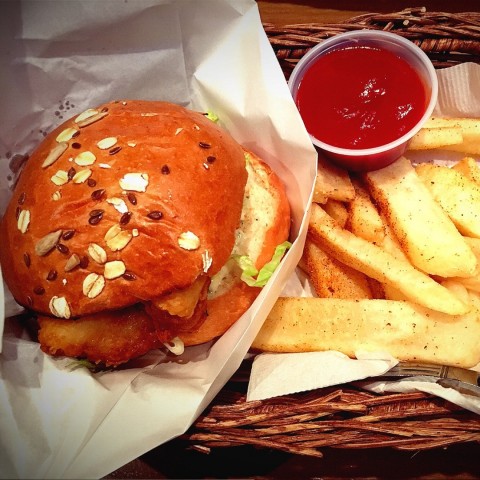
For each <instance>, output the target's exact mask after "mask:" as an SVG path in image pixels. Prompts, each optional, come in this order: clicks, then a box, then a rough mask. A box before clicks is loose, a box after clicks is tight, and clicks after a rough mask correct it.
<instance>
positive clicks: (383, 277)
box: [308, 204, 475, 315]
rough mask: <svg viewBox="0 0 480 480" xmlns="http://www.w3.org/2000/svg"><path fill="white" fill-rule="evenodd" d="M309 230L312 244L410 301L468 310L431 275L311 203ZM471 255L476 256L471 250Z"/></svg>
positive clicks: (455, 311) (453, 310)
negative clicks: (337, 221)
mask: <svg viewBox="0 0 480 480" xmlns="http://www.w3.org/2000/svg"><path fill="white" fill-rule="evenodd" d="M308 232H309V235H311V238H312V239H313V240H314V241H315V243H317V244H318V245H320V246H321V247H322V248H323V249H324V250H325V251H327V252H328V253H330V254H331V255H332V256H333V257H335V258H336V259H337V260H339V261H340V262H342V263H345V264H346V265H348V266H350V267H351V268H354V269H356V270H359V271H361V272H363V273H364V274H365V275H367V276H369V277H371V278H373V279H375V280H377V281H379V282H380V283H383V284H388V285H393V286H394V287H395V288H397V289H398V290H399V291H401V292H402V293H403V294H404V295H405V296H406V298H408V299H409V300H411V301H413V302H416V303H418V304H420V305H423V306H425V307H427V308H431V309H433V310H437V311H440V312H444V313H448V314H450V315H461V314H464V313H466V312H467V311H468V308H469V307H468V305H466V304H464V303H463V302H461V301H460V300H459V299H458V298H456V297H455V295H453V294H452V293H451V292H450V291H449V290H447V289H446V288H444V287H442V286H441V285H440V284H438V283H437V282H435V281H434V280H433V279H432V278H431V277H429V276H428V275H425V274H424V273H422V272H420V271H419V270H416V269H415V268H414V267H413V266H412V265H411V264H410V263H408V262H404V261H401V260H399V259H397V258H395V257H394V256H393V255H391V254H389V253H388V252H386V251H385V250H383V249H382V248H381V247H379V246H377V245H375V244H373V243H370V242H368V241H367V240H364V239H363V238H360V237H356V236H355V235H354V234H353V233H351V232H349V231H348V230H345V229H343V228H342V227H340V226H339V225H338V224H337V223H336V222H335V221H334V220H333V219H332V218H331V217H329V215H328V214H327V213H326V212H325V211H324V210H323V209H322V207H320V206H319V205H316V204H313V205H312V211H311V217H310V223H309V229H308ZM472 256H473V258H474V259H475V256H474V255H473V253H472Z"/></svg>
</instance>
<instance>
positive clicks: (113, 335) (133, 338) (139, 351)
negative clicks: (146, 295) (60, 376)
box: [38, 305, 163, 366]
mask: <svg viewBox="0 0 480 480" xmlns="http://www.w3.org/2000/svg"><path fill="white" fill-rule="evenodd" d="M120 312H121V315H120V314H119V313H120ZM38 324H39V326H40V330H39V333H38V340H39V342H40V345H41V348H42V350H43V351H44V352H45V353H48V354H49V355H53V356H63V355H64V356H67V357H79V358H87V359H88V360H89V361H91V362H93V363H100V364H103V365H106V366H115V365H119V364H121V363H125V362H127V361H128V360H130V359H132V358H135V357H139V356H141V355H143V354H145V353H147V352H149V351H150V350H153V349H155V348H159V347H161V346H162V345H163V343H162V341H161V340H160V339H159V338H158V335H157V331H156V328H155V325H154V323H153V321H152V320H151V319H150V317H149V316H148V315H146V314H145V312H144V310H143V308H142V307H141V305H135V306H134V307H129V308H126V309H123V310H121V311H115V312H102V313H99V314H93V315H86V316H85V317H82V318H79V319H78V320H64V319H61V318H53V317H50V316H42V315H40V316H39V317H38Z"/></svg>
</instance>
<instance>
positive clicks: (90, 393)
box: [0, 0, 316, 478]
mask: <svg viewBox="0 0 480 480" xmlns="http://www.w3.org/2000/svg"><path fill="white" fill-rule="evenodd" d="M0 46H1V48H0V65H1V75H0V92H1V93H0V95H1V99H2V108H1V109H0V126H1V128H0V212H3V211H4V209H5V205H6V202H7V201H8V199H9V198H10V195H11V186H12V184H13V183H14V181H15V178H16V175H17V173H18V169H19V165H20V164H21V162H22V160H23V158H24V156H25V155H27V154H28V153H29V152H30V151H31V150H32V148H33V147H34V146H35V145H36V144H37V143H38V142H39V141H40V140H41V139H42V138H43V136H44V134H45V133H46V132H48V131H49V130H50V129H51V128H52V127H53V126H55V125H57V124H58V123H60V122H61V121H63V120H65V119H66V118H67V117H69V116H72V115H74V114H76V113H79V112H82V111H83V110H85V109H86V108H88V107H92V106H95V105H96V104H99V103H102V102H105V101H108V100H113V99H128V98H137V99H159V100H167V101H172V102H176V103H179V104H182V105H185V106H188V107H190V108H194V109H198V110H202V111H205V110H207V109H210V110H213V111H214V112H215V113H216V114H217V115H218V116H219V117H220V123H221V125H222V126H224V127H225V128H226V129H227V130H229V131H230V132H231V133H232V134H233V135H234V136H235V137H236V139H237V140H238V141H239V142H241V143H243V144H244V145H245V146H247V147H248V148H250V149H252V150H254V151H255V152H257V153H258V154H259V155H261V156H263V157H264V158H265V159H266V160H267V161H268V162H269V163H270V164H271V165H272V166H273V168H274V169H275V170H276V171H277V173H278V174H279V175H280V177H281V178H282V180H283V181H284V183H285V184H286V186H287V195H288V197H289V200H290V203H291V207H292V214H293V222H292V239H293V240H295V241H294V245H293V247H292V249H290V251H289V252H288V254H287V256H286V258H285V259H284V261H283V263H282V265H281V267H280V268H279V269H277V271H276V272H275V274H274V276H273V277H272V279H271V281H270V282H269V283H268V285H267V286H266V287H265V288H264V289H263V291H262V293H261V295H260V296H259V297H258V299H257V300H256V302H255V303H254V305H253V306H252V308H251V309H250V310H249V312H247V314H245V315H244V316H243V317H242V318H241V319H240V321H238V322H237V323H236V324H235V325H234V326H233V327H232V328H231V329H230V330H229V331H228V332H227V333H226V334H225V335H224V336H223V337H222V338H221V339H220V340H218V341H217V342H215V343H212V344H209V345H203V346H198V347H192V348H188V349H187V351H186V353H185V354H184V355H182V356H181V357H179V358H177V357H172V356H166V355H165V354H164V353H162V352H159V351H154V352H151V353H150V354H149V355H146V356H145V357H143V358H142V359H139V360H138V361H137V362H135V363H134V364H133V365H132V366H130V367H129V368H125V369H119V370H118V371H114V372H103V373H98V374H91V373H90V372H89V371H87V370H85V369H83V368H78V369H75V370H72V368H71V367H69V363H70V361H69V360H65V359H54V358H51V357H48V356H46V355H44V354H43V353H42V352H41V351H40V349H39V346H38V344H37V343H35V342H34V341H32V340H30V338H29V336H28V334H27V332H25V331H24V330H23V329H22V328H21V327H20V325H19V324H18V323H17V322H15V321H12V320H7V321H6V322H5V331H4V335H3V344H2V353H1V355H0V405H1V407H0V408H1V413H0V477H1V478H98V477H102V476H104V475H106V474H108V473H109V472H111V471H113V470H115V469H117V468H119V467H120V466H122V465H123V464H125V463H127V462H129V461H131V460H132V459H134V458H136V457H138V456H139V455H141V454H143V453H145V452H147V451H148V450H150V449H151V448H153V447H155V446H158V445H160V444H161V443H163V442H166V441H168V440H169V439H171V438H173V437H175V436H177V435H180V434H181V433H183V432H185V431H186V430H187V429H188V427H189V426H190V425H191V424H192V423H193V421H194V420H195V419H196V418H197V416H198V415H199V414H200V413H201V411H202V410H203V409H204V408H205V407H206V406H207V405H208V403H209V402H210V401H211V400H212V399H213V397H214V396H215V395H216V393H217V392H218V391H219V390H220V388H221V387H222V386H223V385H224V384H225V383H226V381H227V380H228V379H229V378H230V376H231V375H232V374H233V373H234V372H235V370H236V369H237V368H238V366H239V365H240V363H241V361H242V359H243V358H244V356H245V354H246V353H247V351H248V348H249V346H250V344H251V342H252V340H253V338H254V337H255V335H256V333H257V331H258V330H259V328H260V326H261V323H262V321H263V320H264V318H265V316H266V315H267V312H268V311H269V309H270V308H271V307H272V305H273V303H274V301H275V299H276V298H277V297H278V295H279V294H280V292H281V291H282V289H283V287H284V285H285V284H286V283H287V280H288V278H289V277H290V276H291V274H292V272H293V271H294V268H295V265H296V264H297V262H298V260H299V258H300V255H301V252H302V248H303V242H304V239H305V234H306V228H305V227H306V221H307V218H306V215H305V212H306V210H307V208H308V205H309V204H310V201H311V193H312V188H313V181H314V177H315V173H316V153H315V151H314V149H313V147H312V146H311V144H310V141H309V138H308V135H307V133H306V131H305V129H304V127H303V124H302V122H301V120H300V118H299V115H298V112H297V110H296V108H295V106H294V104H293V101H292V99H291V96H290V93H289V91H288V87H287V84H286V82H285V79H284V76H283V74H282V72H281V69H280V67H279V65H278V62H277V60H276V58H275V55H274V53H273V51H272V49H271V47H270V44H269V42H268V38H267V37H266V35H265V33H264V31H263V28H262V26H261V22H260V18H259V14H258V9H257V6H256V4H255V2H254V1H252V0H228V1H225V0H221V1H220V0H178V1H175V0H163V1H162V0H136V1H130V2H122V1H115V0H104V1H101V2H100V1H98V2H97V1H75V2H71V1H63V0H57V1H12V2H0ZM0 248H1V246H0ZM0 305H1V306H0V313H2V309H3V308H5V309H6V313H5V315H6V316H7V317H9V316H10V315H12V314H14V313H16V312H18V311H19V308H18V306H17V305H16V304H15V302H14V301H13V300H12V298H11V296H10V295H9V293H8V290H6V291H5V296H4V297H3V298H0ZM3 318H4V316H3V315H1V317H0V327H3Z"/></svg>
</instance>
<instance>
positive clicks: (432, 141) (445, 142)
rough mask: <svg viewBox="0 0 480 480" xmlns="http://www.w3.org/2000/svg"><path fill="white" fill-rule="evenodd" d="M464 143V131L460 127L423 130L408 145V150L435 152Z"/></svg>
mask: <svg viewBox="0 0 480 480" xmlns="http://www.w3.org/2000/svg"><path fill="white" fill-rule="evenodd" d="M462 142H463V134H462V129H461V128H460V127H459V126H454V127H439V128H421V129H420V130H419V131H418V132H417V133H416V134H415V135H414V136H413V137H412V138H411V140H410V142H409V143H408V147H407V149H408V150H433V149H435V148H445V147H449V146H457V145H460V144H461V143H462Z"/></svg>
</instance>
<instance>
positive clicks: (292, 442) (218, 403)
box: [183, 8, 480, 457]
mask: <svg viewBox="0 0 480 480" xmlns="http://www.w3.org/2000/svg"><path fill="white" fill-rule="evenodd" d="M264 27H265V31H266V33H267V35H268V37H269V39H270V43H271V45H272V47H273V49H274V51H275V54H276V56H277V59H278V60H279V63H280V64H281V66H282V69H283V71H284V74H285V76H286V78H288V77H289V75H290V73H291V71H292V70H293V68H294V66H295V65H296V63H297V62H298V60H299V59H300V58H302V56H303V55H305V53H306V52H307V51H308V50H309V49H310V48H311V47H312V46H314V45H316V44H317V43H319V42H321V41H322V40H324V39H326V38H328V37H331V36H333V35H336V34H338V33H342V32H346V31H350V30H358V29H377V30H389V31H394V32H396V33H398V34H399V35H402V36H404V37H406V38H408V39H410V40H411V41H413V42H414V43H416V44H417V45H418V46H420V48H422V50H423V51H425V52H426V53H427V55H428V56H429V57H430V58H431V60H432V62H433V63H434V65H435V66H436V68H444V67H447V66H451V65H455V64H458V63H462V62H467V61H468V62H476V63H480V13H475V12H469V13H456V14H452V13H442V12H427V11H425V9H424V8H410V9H407V10H403V11H401V12H398V13H392V14H376V13H372V14H367V15H361V16H358V17H355V18H352V19H350V20H348V21H345V22H342V23H338V24H319V23H309V24H301V25H287V26H282V27H277V26H274V25H271V24H265V25H264ZM248 374H249V364H248V363H245V364H244V365H243V366H242V368H241V369H240V370H239V371H238V372H237V374H236V375H235V376H234V377H233V379H232V380H231V381H230V382H229V383H228V384H227V385H226V386H225V387H224V389H223V390H222V391H221V392H220V394H219V395H218V396H217V398H216V399H215V400H214V402H213V403H212V405H210V407H209V408H208V409H207V410H206V411H205V412H204V414H203V415H202V416H201V417H200V418H199V419H198V420H197V421H196V423H195V424H194V425H193V426H192V428H191V429H190V430H189V431H188V432H187V433H186V434H185V435H184V436H183V438H184V439H186V440H187V441H188V443H189V445H191V446H192V447H193V448H195V449H197V450H199V451H202V452H206V453H207V452H209V451H210V449H211V448H213V447H232V446H240V445H253V446H256V447H263V448H269V449H275V450H280V451H285V452H289V453H292V454H298V455H309V456H315V457H321V456H322V449H323V448H326V447H331V448H343V449H373V448H380V447H382V448H384V447H391V448H394V449H401V450H416V451H418V450H424V449H433V448H439V447H445V446H447V445H453V444H458V443H467V442H480V416H478V415H476V414H474V413H471V412H469V411H466V410H464V409H462V408H460V407H458V406H456V405H453V404H451V403H449V402H447V401H445V400H443V399H440V398H437V397H434V396H431V395H428V394H425V393H417V392H416V393H407V394H386V395H376V394H373V393H369V392H365V391H363V390H362V389H361V388H359V387H358V386H357V385H355V384H348V385H339V386H338V385H337V386H335V387H333V388H325V389H318V390H314V391H312V392H306V393H305V392H304V393H297V394H294V395H286V396H283V397H278V398H273V399H269V400H264V401H252V402H246V401H245V399H246V393H245V390H246V385H247V381H248Z"/></svg>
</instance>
